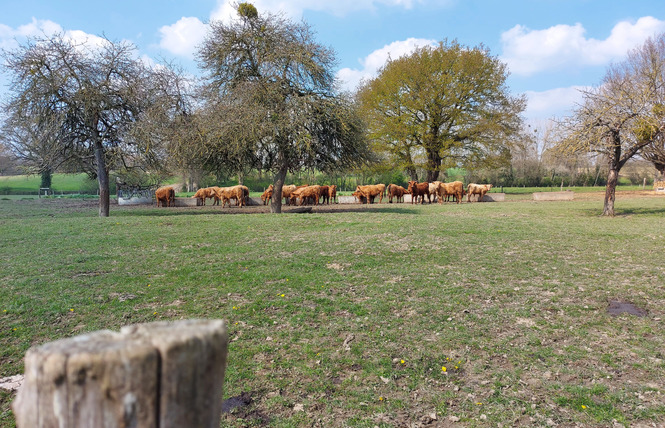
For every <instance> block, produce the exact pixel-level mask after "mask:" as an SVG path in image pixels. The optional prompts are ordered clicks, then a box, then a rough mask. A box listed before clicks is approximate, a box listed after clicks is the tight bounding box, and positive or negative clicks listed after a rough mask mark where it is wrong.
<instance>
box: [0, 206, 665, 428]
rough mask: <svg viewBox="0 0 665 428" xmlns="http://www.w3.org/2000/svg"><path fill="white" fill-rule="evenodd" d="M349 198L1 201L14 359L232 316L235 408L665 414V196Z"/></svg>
mask: <svg viewBox="0 0 665 428" xmlns="http://www.w3.org/2000/svg"><path fill="white" fill-rule="evenodd" d="M344 208H345V209H343V210H340V211H338V212H328V213H325V212H317V211H316V210H317V208H314V211H313V213H311V214H282V215H270V214H225V213H228V212H232V211H231V210H230V209H227V210H220V208H219V207H213V206H210V205H209V206H206V207H190V208H169V209H166V208H160V209H158V208H155V207H146V206H141V207H120V206H117V205H114V206H112V208H111V217H110V218H99V217H98V210H97V207H96V205H95V204H94V202H89V201H77V200H66V199H60V200H57V199H42V200H32V201H23V200H18V201H10V200H6V201H5V200H2V199H0V248H2V249H3V250H2V251H0V266H2V269H0V290H1V291H2V292H1V293H0V331H1V332H2V334H0V377H3V376H9V375H13V374H17V373H21V372H22V371H23V369H24V366H23V362H22V358H23V356H24V354H25V352H26V350H27V349H28V348H29V347H30V346H32V345H36V344H41V343H45V342H48V341H51V340H55V339H59V338H63V337H70V336H74V335H77V334H81V333H85V332H89V331H94V330H99V329H114V330H117V329H119V328H120V327H121V326H123V325H127V324H133V323H141V322H149V321H158V320H159V321H163V320H179V319H183V318H221V319H225V320H228V325H229V339H230V345H229V360H228V361H229V365H228V369H227V372H226V383H225V389H224V398H225V399H226V398H232V397H238V396H239V395H241V394H245V395H247V396H249V397H251V401H252V402H251V404H249V405H248V406H245V407H242V408H238V409H235V410H234V411H233V412H231V413H225V414H224V415H223V420H222V422H221V426H224V427H248V426H255V427H258V426H270V427H311V426H321V427H328V426H331V427H341V426H345V427H346V426H348V427H368V428H372V427H374V426H379V427H382V428H387V427H401V426H420V424H421V423H422V422H423V421H429V423H428V424H427V425H424V426H465V427H467V426H468V427H484V426H489V427H497V426H504V427H512V426H529V427H531V426H536V427H540V426H543V427H545V426H589V427H608V426H617V424H618V425H619V426H626V427H628V426H665V351H664V350H665V323H664V322H663V321H662V320H663V319H664V317H665V310H664V309H663V308H665V268H664V266H663V263H662V256H663V242H665V241H664V240H665V230H664V229H663V224H664V218H665V199H663V198H655V197H623V196H622V197H620V198H618V199H617V203H616V208H617V216H616V217H615V218H602V217H600V216H599V214H600V212H601V211H602V201H599V200H597V199H595V200H580V201H578V200H575V201H570V202H563V203H556V202H554V203H545V202H539V203H536V202H533V201H529V200H521V201H517V202H511V203H470V204H468V203H464V204H460V205H457V204H446V205H439V204H428V205H424V206H415V205H411V204H399V205H398V204H391V205H389V204H385V203H384V204H380V205H379V204H376V205H372V206H365V207H362V206H358V205H354V206H349V207H348V208H347V207H344ZM612 301H620V302H626V303H631V304H633V305H636V306H637V307H639V308H640V309H641V310H642V311H643V312H642V314H644V315H645V316H635V315H629V314H622V315H618V316H615V315H612V314H610V313H609V312H608V309H609V307H610V303H611V302H612ZM12 399H13V394H11V393H9V392H4V391H0V426H2V427H3V428H4V427H12V426H13V425H14V420H13V415H12V413H11V410H10V403H11V401H12ZM296 409H299V410H296ZM432 415H434V417H432ZM434 418H436V419H435V420H434Z"/></svg>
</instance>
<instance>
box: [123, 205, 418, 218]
mask: <svg viewBox="0 0 665 428" xmlns="http://www.w3.org/2000/svg"><path fill="white" fill-rule="evenodd" d="M303 209H304V210H306V212H303ZM307 209H311V210H307ZM364 212H366V213H375V212H381V213H392V214H412V215H413V214H418V210H417V209H415V208H411V207H397V206H387V205H383V204H381V205H378V204H374V205H369V206H368V205H351V204H348V205H347V204H343V205H340V204H336V205H319V206H311V205H310V206H304V207H301V206H297V207H291V206H283V207H282V214H286V215H288V214H301V215H306V214H336V213H364ZM229 214H236V215H238V214H250V215H251V214H270V207H268V206H250V207H225V208H220V207H173V208H164V207H160V208H157V207H154V206H153V207H152V208H151V207H150V206H147V205H137V206H131V207H129V206H124V207H122V208H116V209H114V210H113V211H112V212H111V216H112V217H129V216H131V217H135V216H145V217H172V216H183V215H187V216H197V215H229Z"/></svg>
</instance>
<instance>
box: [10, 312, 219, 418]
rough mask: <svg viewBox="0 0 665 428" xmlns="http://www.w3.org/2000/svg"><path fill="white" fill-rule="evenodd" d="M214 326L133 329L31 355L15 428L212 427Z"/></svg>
mask: <svg viewBox="0 0 665 428" xmlns="http://www.w3.org/2000/svg"><path fill="white" fill-rule="evenodd" d="M226 354H227V332H226V324H225V323H224V321H221V320H188V321H180V322H175V323H167V322H163V323H151V324H138V325H134V326H129V327H124V328H123V329H122V330H121V332H120V333H116V332H112V331H98V332H94V333H90V334H86V335H82V336H77V337H73V338H69V339H62V340H58V341H55V342H50V343H47V344H45V345H42V346H39V347H34V348H31V349H30V350H29V351H28V353H27V354H26V357H25V381H24V383H23V386H22V387H21V389H20V390H19V392H18V394H17V397H16V399H15V400H14V403H13V405H12V407H13V410H14V414H15V416H16V426H17V427H18V428H30V427H35V428H50V427H53V428H60V427H67V428H69V427H80V428H85V427H101V428H121V427H123V428H129V427H146V428H152V427H154V428H168V427H186V426H192V427H219V422H220V416H221V406H222V388H223V381H224V371H225V369H226Z"/></svg>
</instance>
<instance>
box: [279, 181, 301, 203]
mask: <svg viewBox="0 0 665 428" xmlns="http://www.w3.org/2000/svg"><path fill="white" fill-rule="evenodd" d="M297 188H298V187H297V186H296V185H295V184H289V185H288V186H282V198H284V203H286V204H287V205H288V204H290V203H291V193H293V191H294V190H296V189H297Z"/></svg>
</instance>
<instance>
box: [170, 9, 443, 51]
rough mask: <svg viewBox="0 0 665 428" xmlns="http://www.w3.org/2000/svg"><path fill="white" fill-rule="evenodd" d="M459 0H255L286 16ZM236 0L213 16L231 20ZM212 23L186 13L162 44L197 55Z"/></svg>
mask: <svg viewBox="0 0 665 428" xmlns="http://www.w3.org/2000/svg"><path fill="white" fill-rule="evenodd" d="M453 1H455V0H336V1H330V0H253V1H252V4H253V5H254V6H256V8H257V10H258V11H259V13H265V12H269V13H274V14H284V15H285V16H286V17H289V18H293V19H300V18H302V15H303V13H304V11H305V10H311V11H318V12H326V13H331V14H334V15H337V16H343V15H346V14H347V13H350V12H354V11H363V10H374V9H376V8H378V7H381V6H385V7H399V8H403V9H411V8H413V7H414V6H415V5H417V4H422V3H428V4H431V5H449V4H451V3H452V2H453ZM234 3H235V0H218V1H217V6H216V7H215V9H214V10H213V11H212V12H211V13H210V17H209V18H210V20H218V21H222V22H227V23H228V22H230V21H231V20H233V19H235V18H236V17H237V13H236V9H235V8H234V7H233V4H234ZM207 28H208V26H207V25H206V24H204V23H203V22H201V21H200V20H199V19H198V18H194V17H183V18H181V19H180V20H179V21H178V22H176V23H175V24H172V25H165V26H163V27H162V28H160V29H159V32H160V33H161V35H162V36H161V41H160V43H159V45H160V46H161V47H162V48H164V49H166V50H168V51H169V52H171V53H173V54H175V55H180V56H184V57H188V58H192V57H193V56H194V52H195V48H196V46H197V45H198V44H199V43H200V42H202V41H203V39H204V37H205V32H206V31H207Z"/></svg>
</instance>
